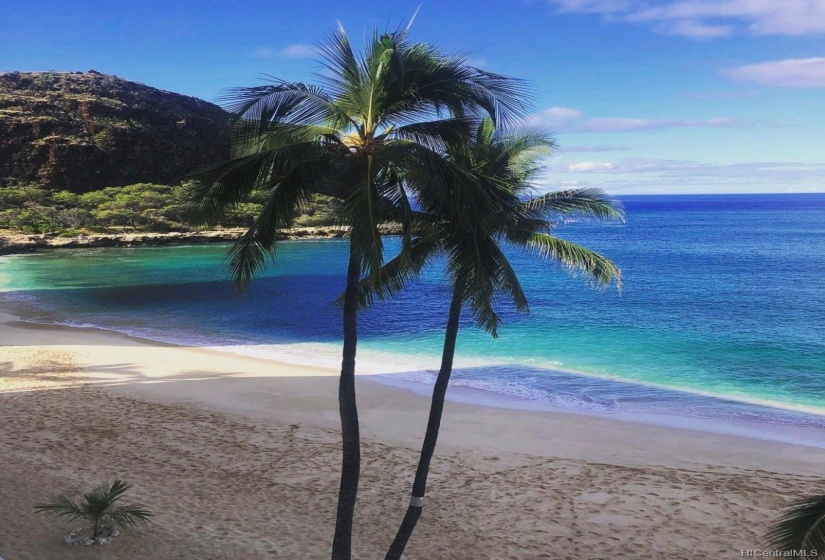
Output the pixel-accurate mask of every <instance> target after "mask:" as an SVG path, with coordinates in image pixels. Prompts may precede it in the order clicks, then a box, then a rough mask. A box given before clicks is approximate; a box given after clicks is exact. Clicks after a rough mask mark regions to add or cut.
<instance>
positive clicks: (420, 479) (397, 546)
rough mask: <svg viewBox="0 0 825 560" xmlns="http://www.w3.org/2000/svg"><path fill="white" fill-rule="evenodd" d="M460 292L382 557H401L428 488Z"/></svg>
mask: <svg viewBox="0 0 825 560" xmlns="http://www.w3.org/2000/svg"><path fill="white" fill-rule="evenodd" d="M461 303H462V300H461V292H460V291H459V287H458V286H456V287H455V289H454V290H453V300H452V302H451V303H450V315H449V318H448V319H447V329H446V332H445V333H444V350H443V352H442V353H441V369H440V370H439V371H438V377H437V378H436V380H435V387H433V398H432V402H431V404H430V417H429V419H428V420H427V432H426V434H425V435H424V444H423V445H422V446H421V456H420V457H419V459H418V469H417V470H416V471H415V480H414V481H413V487H412V498H411V499H410V505H409V507H408V508H407V513H406V514H405V515H404V519H403V521H401V526H400V527H399V528H398V532H397V533H396V535H395V540H394V541H393V543H392V545H390V549H389V550H388V551H387V555H386V556H385V557H384V560H400V559H401V555H402V554H403V553H404V549H405V548H406V546H407V542H408V541H409V540H410V537H411V536H412V533H413V530H415V525H416V523H418V519H419V518H420V517H421V510H422V509H423V508H424V492H425V490H426V488H427V475H429V473H430V461H431V460H432V458H433V454H434V453H435V445H436V443H437V442H438V430H439V428H440V427H441V416H442V414H443V412H444V399H445V398H446V396H447V386H448V385H449V383H450V376H451V375H452V373H453V357H454V356H455V343H456V339H457V338H458V321H459V318H460V317H461Z"/></svg>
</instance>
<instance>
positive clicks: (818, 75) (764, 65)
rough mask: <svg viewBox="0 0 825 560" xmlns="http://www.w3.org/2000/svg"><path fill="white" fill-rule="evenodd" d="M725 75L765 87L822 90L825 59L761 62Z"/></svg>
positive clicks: (731, 70)
mask: <svg viewBox="0 0 825 560" xmlns="http://www.w3.org/2000/svg"><path fill="white" fill-rule="evenodd" d="M723 74H725V75H726V76H728V77H729V78H733V79H734V80H740V81H746V82H755V83H757V84H762V85H765V86H779V87H793V88H821V87H825V57H820V58H791V59H788V60H776V61H771V62H760V63H758V64H748V65H747V66H740V67H739V68H732V69H730V70H726V71H724V72H723Z"/></svg>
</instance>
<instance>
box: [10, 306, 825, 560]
mask: <svg viewBox="0 0 825 560" xmlns="http://www.w3.org/2000/svg"><path fill="white" fill-rule="evenodd" d="M0 341H2V343H1V344H0V423H2V424H3V426H4V430H2V431H0V456H2V457H3V461H1V462H0V485H1V486H2V487H3V488H4V491H3V498H4V504H6V506H7V507H5V508H3V510H2V511H0V556H2V557H3V558H8V559H14V560H59V559H70V560H80V559H82V558H83V557H84V556H85V554H87V551H84V550H79V549H78V548H71V547H66V546H65V545H64V544H63V542H62V536H63V535H64V534H66V533H68V530H67V529H70V528H73V527H70V526H69V525H68V524H53V523H50V522H48V521H47V520H45V519H43V518H41V517H37V516H34V515H33V514H31V513H29V512H30V511H31V504H33V503H36V502H37V501H38V500H42V499H43V498H44V494H45V495H48V494H49V493H51V492H54V491H61V492H70V493H71V494H76V493H79V492H84V491H88V490H89V488H91V487H93V486H94V485H95V484H98V483H99V482H100V481H101V480H105V479H110V480H111V479H112V478H115V477H118V478H120V477H122V478H124V479H126V480H127V481H128V482H130V483H132V484H133V487H134V489H133V491H130V498H132V499H134V500H136V501H140V502H141V503H144V504H146V505H147V506H148V507H149V508H150V509H152V510H153V511H155V512H156V514H157V518H156V521H155V523H153V524H152V525H150V526H148V527H146V528H139V529H136V530H135V529H132V530H129V531H128V532H127V533H126V535H125V536H123V537H121V538H119V539H118V540H117V542H115V543H114V544H112V545H109V546H108V547H107V549H106V557H107V558H108V559H109V560H150V559H153V558H158V557H163V558H180V559H181V560H219V559H220V560H228V559H232V560H253V559H259V558H262V557H272V558H308V559H311V560H314V559H318V560H321V559H323V558H326V557H328V550H329V539H330V537H331V535H332V527H333V526H334V519H335V503H336V501H335V497H336V494H337V489H338V472H339V468H340V425H339V418H338V412H337V406H336V392H337V374H338V372H337V371H336V370H333V369H324V368H318V367H309V366H299V365H291V364H285V363H279V362H275V361H272V360H266V359H262V358H255V357H249V356H241V355H237V354H228V353H225V352H220V351H216V350H211V349H205V348H199V347H185V346H177V345H173V344H165V343H158V342H155V341H149V340H143V339H138V338H136V337H133V336H129V335H126V334H121V333H117V332H112V331H104V330H101V329H97V328H91V327H86V328H83V327H68V326H61V325H42V324H35V323H26V322H24V321H19V320H17V319H15V318H14V317H13V316H11V315H8V314H3V313H2V312H0ZM356 383H357V385H358V403H359V413H360V419H361V434H362V471H361V472H362V475H361V477H362V478H361V493H360V495H359V501H358V508H357V516H356V523H355V534H354V543H355V554H354V559H356V560H366V559H367V558H375V557H378V556H379V555H380V554H381V553H382V551H383V550H385V547H386V546H387V544H388V543H389V542H390V541H391V540H392V535H393V534H394V532H395V529H396V528H397V523H398V522H399V521H400V519H401V516H402V515H403V511H404V509H405V503H406V500H407V499H408V498H407V496H408V495H409V484H410V483H411V480H412V476H413V473H414V470H415V464H416V461H417V457H418V449H419V446H420V442H421V437H422V435H423V431H424V427H425V426H426V420H427V411H428V407H429V399H428V398H427V397H423V396H419V395H416V394H414V393H411V392H409V391H407V390H403V389H400V388H397V387H389V386H386V385H384V384H381V383H377V382H373V381H372V380H371V379H370V376H369V375H359V376H358V377H357V379H356ZM822 464H825V450H823V449H819V448H815V447H806V446H802V445H792V444H784V443H777V442H771V441H763V440H754V439H749V438H744V437H735V436H726V435H720V434H713V433H704V432H696V431H692V430H685V429H679V428H668V427H662V426H653V425H647V424H641V423H633V422H622V421H616V420H614V419H609V418H598V417H593V416H584V415H576V414H568V413H556V412H548V411H533V410H512V409H504V408H493V407H488V406H483V405H478V404H467V403H461V402H456V401H453V400H451V401H448V402H447V403H446V405H445V416H444V422H443V424H442V428H441V434H440V437H439V443H438V448H437V450H436V455H435V458H434V460H433V464H432V471H431V476H430V483H429V485H428V494H427V506H426V508H425V511H424V516H423V517H422V519H421V522H420V523H419V526H418V528H417V529H416V533H415V535H414V536H413V539H412V541H411V542H410V546H409V549H408V555H409V557H410V558H411V559H416V558H431V557H432V553H433V551H435V550H437V551H438V552H439V558H442V559H444V560H465V559H466V558H468V557H472V558H479V559H481V560H493V559H495V560H498V559H500V558H518V559H522V558H524V559H527V558H530V559H536V560H538V559H539V558H550V557H551V555H552V557H553V558H559V559H564V560H567V559H569V560H573V559H574V558H581V557H583V556H584V555H586V554H590V555H591V556H592V553H593V551H598V552H599V554H597V555H596V557H598V558H635V559H638V560H655V559H657V558H662V557H669V558H688V557H695V556H696V555H700V556H704V555H707V556H710V557H717V558H724V557H727V556H737V555H739V551H740V550H747V549H759V548H760V535H761V534H762V532H763V531H764V529H765V527H766V526H767V524H768V523H769V522H770V521H771V520H773V519H775V517H776V516H777V515H778V513H779V511H780V510H781V508H782V507H783V506H784V505H785V504H787V502H788V501H789V500H790V499H793V498H796V497H799V496H801V495H810V494H816V493H820V492H821V491H825V486H823V480H822ZM216 504H220V507H215V505H216ZM276 504H277V507H274V506H275V505H276ZM503 520H506V522H502V521H503ZM551 553H552V554H551Z"/></svg>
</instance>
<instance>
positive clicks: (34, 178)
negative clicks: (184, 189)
mask: <svg viewBox="0 0 825 560" xmlns="http://www.w3.org/2000/svg"><path fill="white" fill-rule="evenodd" d="M226 121H227V113H226V112H224V111H223V110H222V109H221V108H220V107H218V106H217V105H213V104H212V103H209V102H207V101H204V100H202V99H198V98H196V97H188V96H185V95H180V94H177V93H172V92H168V91H163V90H159V89H155V88H153V87H149V86H146V85H144V84H140V83H136V82H131V81H128V80H124V79H122V78H118V77H117V76H109V75H105V74H101V73H99V72H95V71H94V70H90V71H88V72H6V73H0V187H2V186H3V185H18V184H39V185H42V186H44V187H47V188H53V189H61V190H70V191H73V192H87V191H91V190H96V189H99V188H103V187H112V186H120V185H129V184H133V183H160V184H175V183H178V182H179V181H180V180H181V178H182V177H183V175H185V174H186V173H188V172H190V171H193V170H195V169H197V168H199V167H202V166H204V165H207V164H209V163H212V162H214V161H216V160H219V159H223V158H225V157H226V156H228V145H227V143H226V142H225V141H221V140H220V139H221V132H222V131H223V129H224V127H225V124H226Z"/></svg>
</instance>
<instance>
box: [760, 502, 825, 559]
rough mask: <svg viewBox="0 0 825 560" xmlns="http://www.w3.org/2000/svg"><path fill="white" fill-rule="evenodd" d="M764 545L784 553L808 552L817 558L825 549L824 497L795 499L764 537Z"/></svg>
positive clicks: (806, 555) (807, 555)
mask: <svg viewBox="0 0 825 560" xmlns="http://www.w3.org/2000/svg"><path fill="white" fill-rule="evenodd" d="M765 544H766V545H767V546H768V547H769V548H771V549H772V550H777V551H782V552H789V553H790V552H793V551H805V552H806V554H805V556H804V557H815V556H816V555H817V553H814V552H812V551H818V553H819V554H822V551H824V550H825V496H823V495H819V496H808V497H805V498H800V499H798V500H795V501H794V502H792V503H791V504H789V505H788V507H787V508H786V509H785V511H784V512H783V513H782V515H781V516H780V517H779V519H778V520H777V521H776V522H775V523H774V524H773V525H772V526H771V527H770V528H769V529H768V532H767V533H766V534H765Z"/></svg>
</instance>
